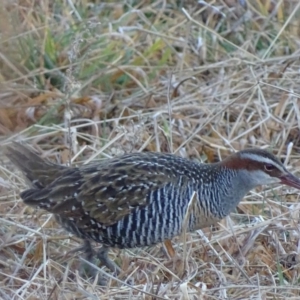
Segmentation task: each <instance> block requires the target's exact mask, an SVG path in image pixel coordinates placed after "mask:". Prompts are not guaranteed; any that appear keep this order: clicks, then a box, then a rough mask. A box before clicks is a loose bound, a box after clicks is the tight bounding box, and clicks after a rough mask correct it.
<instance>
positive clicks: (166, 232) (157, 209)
mask: <svg viewBox="0 0 300 300" xmlns="http://www.w3.org/2000/svg"><path fill="white" fill-rule="evenodd" d="M5 154H6V156H7V157H8V158H9V159H10V160H11V162H12V163H13V164H14V165H15V166H16V167H17V168H18V169H20V170H21V172H22V173H23V174H24V176H25V178H26V180H27V182H28V184H29V185H30V188H28V189H27V190H25V191H22V192H21V193H20V197H21V199H22V200H23V202H24V203H25V204H26V205H29V206H32V207H34V208H38V209H43V210H46V211H47V212H49V213H52V214H53V215H54V217H55V219H56V221H57V222H58V223H59V224H60V225H61V226H62V227H63V228H64V229H65V230H66V231H68V232H69V233H71V234H74V235H75V236H77V237H79V238H80V239H82V240H83V246H82V250H84V253H85V255H86V259H87V260H88V261H92V259H93V257H94V256H95V255H96V256H97V257H98V259H99V260H100V261H101V262H102V263H103V264H104V265H105V266H106V267H107V268H108V269H110V270H111V271H113V272H116V273H118V272H120V268H119V267H118V266H117V265H116V264H115V263H114V262H113V261H112V260H110V259H109V258H108V250H109V249H110V248H111V247H113V248H120V249H124V248H125V249H126V248H136V247H144V246H151V245H155V244H158V243H161V242H164V241H165V240H168V239H172V238H173V237H175V236H178V235H180V234H181V233H182V232H183V230H185V231H186V232H192V231H196V230H198V229H201V228H204V227H208V226H210V225H213V224H216V223H217V222H218V221H220V220H222V219H223V218H225V217H226V216H228V215H229V214H230V213H231V212H232V211H234V209H235V208H236V207H237V205H238V204H239V202H240V201H241V200H242V199H243V197H244V196H245V195H246V194H247V193H248V192H249V191H250V190H252V189H254V188H256V187H258V186H261V185H270V184H284V185H287V186H290V187H294V188H296V189H300V179H299V178H297V177H296V176H294V175H293V174H292V173H290V172H289V171H288V170H287V169H286V167H285V166H284V165H283V164H282V163H281V161H280V160H279V159H278V158H276V156H274V155H273V154H272V153H270V152H268V151H266V150H262V149H245V150H241V151H238V152H235V153H233V154H231V155H230V156H228V157H226V158H225V159H224V160H221V161H219V162H216V163H200V162H198V161H195V160H189V159H186V158H182V157H179V156H176V155H174V154H167V153H157V152H137V153H128V154H124V155H121V156H117V157H114V158H111V159H105V160H95V161H92V162H90V163H88V164H83V165H81V166H64V165H60V164H55V163H52V162H51V161H49V160H46V159H44V158H41V156H40V155H39V154H38V153H37V152H36V151H35V150H33V149H32V148H31V147H29V145H26V144H23V143H19V142H13V143H11V144H9V145H7V146H6V149H5ZM194 196H195V197H196V198H195V201H193V205H192V206H191V205H190V202H191V198H192V197H194ZM188 210H190V211H188ZM186 216H188V218H187V220H185V218H186ZM185 221H186V222H185ZM184 227H185V228H184ZM92 241H94V242H97V243H100V244H102V248H100V250H99V252H98V253H94V251H93V248H92V244H91V242H92Z"/></svg>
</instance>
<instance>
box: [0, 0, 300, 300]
mask: <svg viewBox="0 0 300 300" xmlns="http://www.w3.org/2000/svg"><path fill="white" fill-rule="evenodd" d="M299 7H300V2H299V1H298V0H297V1H296V0H294V1H293V0H289V1H288V0H282V1H271V0H270V1H267V0H265V1H263V0H255V1H242V0H240V1H238V0H226V1H225V0H223V1H219V0H215V1H188V0H187V1H175V0H173V1H160V0H158V1H150V0H149V1H148V0H144V1H130V0H127V1H122V2H121V1H119V2H113V1H107V2H103V1H100V0H95V1H92V0H91V1H86V0H81V1H79V0H78V1H77V0H69V1H63V0H56V1H47V0H35V1H31V0H19V1H17V0H15V1H10V0H2V1H1V3H0V34H1V40H0V162H1V163H0V199H1V201H0V224H1V226H0V295H1V296H0V297H1V299H26V300H27V299H87V298H88V299H287V298H289V299H299V297H300V287H299V262H300V260H299V259H300V256H299V253H300V252H299V251H300V250H299V245H300V244H299V236H300V230H299V208H300V204H299V196H298V193H297V191H295V190H294V189H291V188H286V187H282V186H274V187H268V188H266V187H262V188H259V189H257V190H255V191H253V192H251V193H249V195H247V197H245V198H244V199H243V201H242V202H241V203H240V204H239V206H238V208H237V209H236V210H235V211H234V212H233V213H232V214H231V215H230V216H229V217H227V218H226V219H225V220H223V221H222V222H220V223H219V224H216V225H215V226H214V227H211V228H205V229H203V230H202V231H197V232H194V233H191V234H187V235H185V236H184V237H178V238H175V239H174V240H172V245H173V248H174V252H173V249H172V247H171V246H170V243H169V242H168V243H166V244H165V245H161V244H160V245H157V246H154V247H149V248H146V249H134V250H122V251H119V250H115V249H112V250H111V251H110V256H111V258H113V259H115V261H116V263H118V264H119V265H120V267H121V268H122V270H123V273H122V274H121V275H120V276H119V280H120V281H116V280H114V279H109V280H108V283H107V286H105V287H101V286H99V285H97V284H96V282H94V281H93V280H91V279H87V278H85V277H81V276H80V274H79V273H78V269H79V265H80V259H81V255H80V253H77V254H74V253H70V251H71V250H72V249H74V248H76V247H78V246H79V243H80V241H79V240H78V239H77V238H75V237H73V236H70V235H68V234H67V233H66V232H65V231H64V230H63V229H61V228H60V227H59V226H58V225H57V224H56V223H55V221H54V220H53V218H52V217H51V215H49V214H47V213H45V212H42V211H36V210H34V209H32V208H30V207H27V206H25V205H24V204H23V203H22V201H21V200H20V197H19V192H20V191H22V190H24V189H25V188H26V182H25V181H24V178H23V177H22V175H21V173H20V172H19V171H18V170H16V169H15V168H14V167H13V166H12V165H11V164H10V162H9V161H8V160H7V158H5V157H4V155H2V149H3V147H4V146H5V145H6V144H8V143H10V142H11V141H12V140H22V141H25V142H27V143H28V144H30V145H32V146H33V147H34V148H35V149H37V150H38V151H40V153H41V154H42V156H43V157H45V158H48V159H50V160H52V161H54V162H58V163H61V164H70V163H71V164H73V165H76V164H82V163H87V162H89V161H91V160H93V159H95V158H99V159H102V158H109V157H113V156H116V155H120V154H122V153H128V152H134V151H160V152H172V153H175V154H176V155H180V156H182V157H187V158H191V159H196V160H200V161H203V162H208V163H210V162H214V161H218V160H220V159H222V158H224V157H226V156H227V155H228V154H230V153H231V152H233V151H236V150H240V149H244V148H247V147H248V148H251V147H257V148H264V149H269V150H270V151H272V152H273V153H274V154H276V155H277V156H278V157H280V158H281V159H282V160H283V161H284V162H285V163H286V164H287V166H288V168H289V169H290V170H291V171H292V172H293V173H295V174H299V168H300V162H299V158H300V140H299V137H300V135H299V133H300V131H299V124H300V113H299V94H300V88H299V86H300V73H299V72H300V63H299V45H300V30H299V28H300V9H299ZM298 176H299V175H298ZM94 246H95V248H96V247H97V248H98V247H99V246H100V245H96V244H95V245H94ZM103 271H105V272H108V273H109V271H107V270H106V269H103ZM109 274H110V273H109ZM122 282H123V283H122Z"/></svg>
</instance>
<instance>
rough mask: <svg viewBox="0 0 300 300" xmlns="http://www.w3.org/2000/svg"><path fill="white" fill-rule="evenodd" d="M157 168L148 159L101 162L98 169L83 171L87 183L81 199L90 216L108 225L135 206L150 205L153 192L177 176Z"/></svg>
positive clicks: (80, 196) (128, 212)
mask: <svg viewBox="0 0 300 300" xmlns="http://www.w3.org/2000/svg"><path fill="white" fill-rule="evenodd" d="M100 168H101V169H100ZM157 168H159V167H158V166H157V165H154V164H152V163H151V162H145V161H138V160H137V161H134V162H128V163H126V162H124V161H120V162H118V161H113V162H112V163H111V164H108V165H106V166H105V167H103V166H99V171H98V172H95V173H91V174H89V173H85V172H82V176H83V182H84V184H83V185H82V189H81V192H80V193H79V194H78V198H77V199H78V201H80V202H81V204H82V207H83V209H84V211H85V212H88V214H89V216H90V217H92V218H94V219H95V220H96V221H97V222H99V223H101V224H103V225H105V226H109V225H113V224H114V223H116V222H118V221H119V220H121V219H122V218H124V217H125V216H127V215H128V214H130V213H131V211H132V210H133V209H135V208H137V207H144V206H146V205H148V204H149V203H148V201H149V197H148V196H147V195H148V194H149V193H150V192H152V191H154V190H157V189H161V188H163V187H164V186H165V185H166V184H168V183H170V182H171V181H173V180H175V177H172V176H171V174H169V176H168V174H167V173H166V172H165V171H164V172H162V170H160V171H158V170H157Z"/></svg>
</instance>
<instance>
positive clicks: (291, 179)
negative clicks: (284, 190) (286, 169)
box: [279, 173, 300, 190]
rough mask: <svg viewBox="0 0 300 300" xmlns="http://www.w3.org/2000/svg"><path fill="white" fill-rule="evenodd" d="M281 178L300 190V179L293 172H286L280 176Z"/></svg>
mask: <svg viewBox="0 0 300 300" xmlns="http://www.w3.org/2000/svg"><path fill="white" fill-rule="evenodd" d="M279 179H280V180H281V183H282V184H285V185H288V186H292V187H294V188H296V189H299V190H300V179H299V178H297V177H296V176H294V175H293V174H291V173H287V174H284V175H282V176H280V177H279Z"/></svg>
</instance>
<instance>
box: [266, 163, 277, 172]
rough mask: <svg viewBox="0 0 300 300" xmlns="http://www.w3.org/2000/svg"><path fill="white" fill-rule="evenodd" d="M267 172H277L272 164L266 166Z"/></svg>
mask: <svg viewBox="0 0 300 300" xmlns="http://www.w3.org/2000/svg"><path fill="white" fill-rule="evenodd" d="M265 170H266V171H267V172H271V171H273V170H275V166H274V165H271V164H265Z"/></svg>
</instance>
